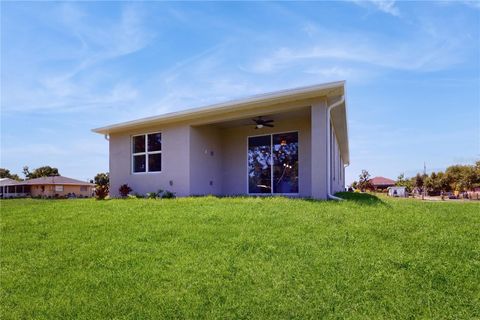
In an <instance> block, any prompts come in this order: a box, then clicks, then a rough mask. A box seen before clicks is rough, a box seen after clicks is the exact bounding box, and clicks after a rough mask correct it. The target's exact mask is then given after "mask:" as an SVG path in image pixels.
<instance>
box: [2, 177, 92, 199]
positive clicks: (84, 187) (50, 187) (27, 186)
mask: <svg viewBox="0 0 480 320" xmlns="http://www.w3.org/2000/svg"><path fill="white" fill-rule="evenodd" d="M94 187H95V185H94V184H93V183H89V182H84V181H80V180H75V179H72V178H67V177H62V176H51V177H41V178H36V179H30V180H25V181H15V180H12V179H1V180H0V191H1V192H0V193H1V197H2V198H16V197H25V196H32V197H47V198H55V197H66V196H68V195H70V196H76V197H82V198H87V197H91V196H93V192H94Z"/></svg>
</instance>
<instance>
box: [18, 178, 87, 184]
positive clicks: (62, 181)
mask: <svg viewBox="0 0 480 320" xmlns="http://www.w3.org/2000/svg"><path fill="white" fill-rule="evenodd" d="M20 184H25V185H40V184H53V185H55V184H61V185H76V186H94V184H93V183H89V182H85V181H80V180H76V179H72V178H67V177H62V176H51V177H41V178H36V179H30V180H25V181H23V182H21V183H20Z"/></svg>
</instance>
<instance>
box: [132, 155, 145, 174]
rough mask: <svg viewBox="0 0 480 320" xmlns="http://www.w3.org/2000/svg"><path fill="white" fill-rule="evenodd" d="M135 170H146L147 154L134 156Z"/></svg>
mask: <svg viewBox="0 0 480 320" xmlns="http://www.w3.org/2000/svg"><path fill="white" fill-rule="evenodd" d="M133 172H145V155H144V154H143V155H140V156H133Z"/></svg>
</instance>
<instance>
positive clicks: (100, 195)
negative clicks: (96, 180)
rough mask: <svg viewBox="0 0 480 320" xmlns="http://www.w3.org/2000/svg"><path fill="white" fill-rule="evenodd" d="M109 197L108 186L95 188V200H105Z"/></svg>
mask: <svg viewBox="0 0 480 320" xmlns="http://www.w3.org/2000/svg"><path fill="white" fill-rule="evenodd" d="M107 196H108V186H101V185H98V186H96V187H95V198H96V199H98V200H104V199H105V198H106V197H107Z"/></svg>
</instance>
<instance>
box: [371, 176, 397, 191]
mask: <svg viewBox="0 0 480 320" xmlns="http://www.w3.org/2000/svg"><path fill="white" fill-rule="evenodd" d="M369 181H370V183H371V185H372V186H373V190H387V189H388V187H393V186H394V185H395V181H394V180H392V179H388V178H384V177H374V178H372V179H370V180H369Z"/></svg>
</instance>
